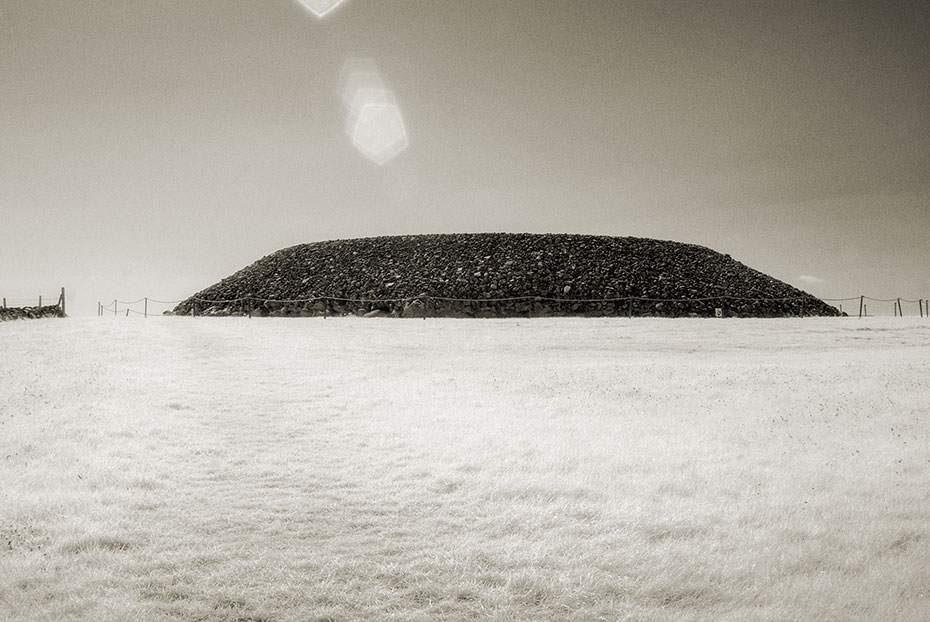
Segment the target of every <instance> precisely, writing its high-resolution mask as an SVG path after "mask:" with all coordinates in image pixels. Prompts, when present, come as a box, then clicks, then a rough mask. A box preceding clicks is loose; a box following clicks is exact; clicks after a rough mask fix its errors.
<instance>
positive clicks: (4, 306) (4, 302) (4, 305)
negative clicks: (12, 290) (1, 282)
mask: <svg viewBox="0 0 930 622" xmlns="http://www.w3.org/2000/svg"><path fill="white" fill-rule="evenodd" d="M3 308H4V309H6V298H4V299H3Z"/></svg>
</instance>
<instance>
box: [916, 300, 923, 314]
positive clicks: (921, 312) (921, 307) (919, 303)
mask: <svg viewBox="0 0 930 622" xmlns="http://www.w3.org/2000/svg"><path fill="white" fill-rule="evenodd" d="M917 306H918V307H920V317H923V316H924V299H923V298H919V299H918V300H917Z"/></svg>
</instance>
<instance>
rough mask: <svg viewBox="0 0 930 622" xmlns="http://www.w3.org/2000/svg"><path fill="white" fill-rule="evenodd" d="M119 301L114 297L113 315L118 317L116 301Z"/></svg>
mask: <svg viewBox="0 0 930 622" xmlns="http://www.w3.org/2000/svg"><path fill="white" fill-rule="evenodd" d="M117 302H118V301H117V300H116V298H114V299H113V317H116V303H117Z"/></svg>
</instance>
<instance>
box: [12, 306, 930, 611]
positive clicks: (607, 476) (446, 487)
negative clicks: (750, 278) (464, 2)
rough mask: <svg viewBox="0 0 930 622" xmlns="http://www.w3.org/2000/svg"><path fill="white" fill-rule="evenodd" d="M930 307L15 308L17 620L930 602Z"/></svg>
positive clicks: (859, 606)
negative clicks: (378, 315)
mask: <svg viewBox="0 0 930 622" xmlns="http://www.w3.org/2000/svg"><path fill="white" fill-rule="evenodd" d="M928 410H930V320H928V319H920V318H903V319H902V318H869V319H858V318H843V319H811V318H808V319H802V320H799V319H793V320H714V319H700V320H669V319H666V320H658V319H656V320H652V319H632V320H630V319H625V318H623V319H592V320H583V319H550V320H543V319H538V320H439V319H430V320H426V321H423V320H391V319H370V320H360V319H335V318H330V319H328V320H324V319H322V318H310V319H284V318H282V319H271V318H269V319H247V318H161V317H159V318H150V319H148V320H145V319H142V318H124V317H117V318H109V317H107V318H92V319H67V320H54V319H50V320H41V321H29V322H27V321H22V322H7V323H0V620H22V621H33V620H87V621H91V620H92V621H94V622H98V621H114V622H115V621H122V620H205V621H214V622H219V621H233V620H238V621H242V622H244V621H247V620H251V621H258V620H264V621H266V622H271V621H281V622H283V621H295V622H296V621H317V622H323V621H324V620H329V621H343V620H405V621H427V620H430V621H433V620H456V621H458V620H462V621H464V620H513V621H517V620H521V621H522V620H550V621H555V620H578V621H581V620H585V621H586V620H637V621H649V620H655V621H659V620H662V621H664V620H670V621H685V620H714V621H718V620H719V621H733V622H735V621H740V622H743V621H754V620H758V621H762V620H765V621H776V620H778V621H782V620H818V621H820V620H838V621H839V620H843V621H845V620H901V621H913V622H917V621H926V620H930V429H928V424H930V422H928Z"/></svg>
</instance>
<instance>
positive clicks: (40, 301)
mask: <svg viewBox="0 0 930 622" xmlns="http://www.w3.org/2000/svg"><path fill="white" fill-rule="evenodd" d="M39 308H40V309H41V308H42V296H39Z"/></svg>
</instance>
